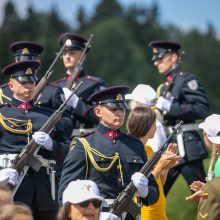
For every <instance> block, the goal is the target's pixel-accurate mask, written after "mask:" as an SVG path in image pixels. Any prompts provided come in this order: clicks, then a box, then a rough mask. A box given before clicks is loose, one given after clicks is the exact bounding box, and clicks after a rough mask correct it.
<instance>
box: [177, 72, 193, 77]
mask: <svg viewBox="0 0 220 220" xmlns="http://www.w3.org/2000/svg"><path fill="white" fill-rule="evenodd" d="M177 75H178V76H181V77H187V76H189V75H191V74H190V73H186V72H181V71H180V72H178V73H177Z"/></svg>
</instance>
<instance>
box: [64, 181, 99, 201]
mask: <svg viewBox="0 0 220 220" xmlns="http://www.w3.org/2000/svg"><path fill="white" fill-rule="evenodd" d="M90 199H98V200H101V201H103V197H101V196H100V193H99V189H98V187H97V185H96V183H95V182H93V181H91V180H76V181H72V182H70V183H69V185H68V186H67V188H66V189H65V190H64V192H63V205H64V204H65V203H67V202H70V203H73V204H78V203H81V202H84V201H87V200H90Z"/></svg>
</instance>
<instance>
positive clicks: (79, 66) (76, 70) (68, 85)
mask: <svg viewBox="0 0 220 220" xmlns="http://www.w3.org/2000/svg"><path fill="white" fill-rule="evenodd" d="M92 37H93V34H90V37H89V40H88V41H87V43H85V44H86V46H85V48H84V50H83V52H82V54H81V57H80V59H79V60H78V62H77V65H76V67H75V68H74V70H73V73H72V74H71V77H70V79H69V80H68V81H67V83H66V85H65V87H66V88H68V89H70V90H71V89H72V87H73V85H74V82H75V80H76V78H77V76H78V75H79V73H80V71H81V70H82V65H83V62H84V60H85V54H86V52H87V50H88V48H90V47H91V45H90V42H91V40H92Z"/></svg>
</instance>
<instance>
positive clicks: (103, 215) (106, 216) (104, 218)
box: [99, 212, 119, 220]
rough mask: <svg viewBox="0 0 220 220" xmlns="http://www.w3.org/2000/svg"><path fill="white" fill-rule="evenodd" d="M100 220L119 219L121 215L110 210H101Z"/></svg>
mask: <svg viewBox="0 0 220 220" xmlns="http://www.w3.org/2000/svg"><path fill="white" fill-rule="evenodd" d="M99 220H119V217H118V216H117V215H114V214H112V213H110V212H100V214H99Z"/></svg>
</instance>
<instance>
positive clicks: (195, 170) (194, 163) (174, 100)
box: [149, 41, 209, 194]
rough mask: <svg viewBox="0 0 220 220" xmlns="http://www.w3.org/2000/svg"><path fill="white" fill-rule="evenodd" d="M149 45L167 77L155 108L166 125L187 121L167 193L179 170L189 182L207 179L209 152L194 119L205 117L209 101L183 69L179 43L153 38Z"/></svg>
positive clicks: (171, 171)
mask: <svg viewBox="0 0 220 220" xmlns="http://www.w3.org/2000/svg"><path fill="white" fill-rule="evenodd" d="M149 46H150V47H151V48H152V49H153V58H152V61H153V63H154V65H155V66H156V68H157V69H158V72H159V73H160V74H163V75H164V77H165V80H164V83H163V84H162V85H161V86H159V87H158V96H159V98H158V101H157V104H156V107H157V108H158V109H159V110H160V111H161V112H162V113H163V117H164V124H165V125H166V126H173V125H175V124H176V123H177V122H178V121H180V120H183V121H184V125H183V126H182V130H181V132H180V133H179V134H178V135H177V137H176V138H177V143H178V148H179V154H180V156H181V157H182V160H181V162H180V163H179V165H178V166H176V167H174V168H172V169H171V170H170V172H169V174H168V176H167V181H166V184H165V186H164V190H165V194H167V193H168V192H169V190H170V188H171V187H172V185H173V183H174V182H175V180H176V178H177V177H178V175H179V174H180V173H181V174H182V175H183V177H184V178H185V180H186V181H187V183H188V185H190V184H191V183H192V182H193V181H195V180H200V181H205V171H204V167H203V162H202V160H203V159H204V158H206V157H207V151H206V148H205V145H204V143H203V141H202V139H201V137H200V135H199V133H198V131H197V130H198V125H197V124H195V122H196V120H197V119H204V118H206V116H207V115H208V113H209V104H208V99H207V96H206V94H205V91H204V89H203V87H202V86H201V84H200V83H199V81H198V79H197V77H196V76H195V75H193V74H191V73H188V72H182V71H181V70H180V66H179V64H180V59H181V56H180V51H179V50H180V48H181V45H180V44H178V43H176V42H171V41H152V42H150V43H149Z"/></svg>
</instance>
